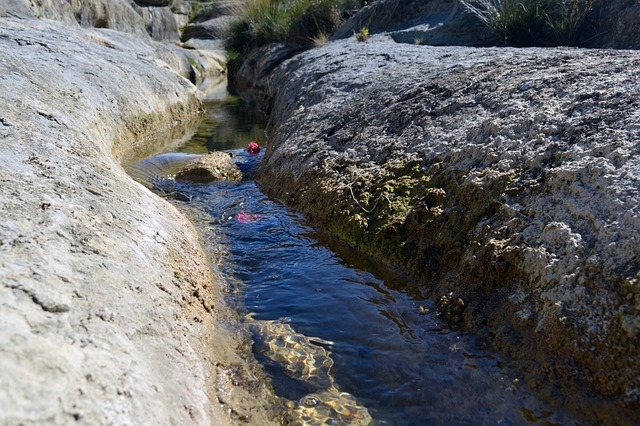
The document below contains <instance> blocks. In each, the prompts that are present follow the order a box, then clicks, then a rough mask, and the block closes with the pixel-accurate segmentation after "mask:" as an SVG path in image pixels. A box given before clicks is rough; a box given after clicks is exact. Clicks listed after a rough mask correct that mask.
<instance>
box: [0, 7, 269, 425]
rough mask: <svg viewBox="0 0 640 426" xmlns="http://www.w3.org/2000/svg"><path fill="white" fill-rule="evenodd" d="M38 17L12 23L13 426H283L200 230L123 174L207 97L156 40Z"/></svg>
mask: <svg viewBox="0 0 640 426" xmlns="http://www.w3.org/2000/svg"><path fill="white" fill-rule="evenodd" d="M5 12H7V11H6V10H5ZM26 12H28V11H25V10H19V9H17V8H16V9H12V10H9V11H8V13H7V14H6V15H5V17H0V83H1V85H2V88H3V89H2V90H1V91H0V105H2V109H1V111H0V212H1V214H0V330H2V332H1V333H0V424H2V425H18V424H26V425H29V424H70V423H75V422H80V423H82V424H142V423H145V424H202V425H206V424H216V425H217V424H221V425H224V424H234V423H236V422H237V421H239V419H242V421H244V422H248V423H253V424H265V423H266V424H272V423H277V422H276V421H274V420H273V419H274V416H275V414H274V410H277V408H276V407H277V402H276V401H274V400H271V399H269V398H270V396H269V395H270V394H269V392H268V389H266V386H265V385H264V381H263V379H262V377H261V376H260V375H259V373H258V372H256V371H254V370H253V369H252V367H251V366H250V365H249V364H248V363H247V361H246V360H245V358H243V357H242V356H240V355H239V353H242V352H246V351H248V350H250V348H249V347H248V343H247V341H246V340H244V338H243V337H242V336H241V335H239V334H238V333H237V332H232V331H231V329H230V328H228V327H227V321H228V320H230V319H231V318H232V314H231V313H230V312H229V311H228V309H227V308H226V307H225V306H224V304H223V303H222V302H221V300H222V295H221V294H220V292H221V291H222V290H221V286H220V283H221V281H222V278H221V277H220V274H219V273H218V272H217V271H215V270H214V271H212V270H211V269H210V264H209V262H208V260H207V257H206V255H205V253H204V251H203V249H202V247H201V246H200V243H199V239H198V235H197V233H196V231H195V230H194V229H193V227H192V225H191V224H190V223H189V221H188V220H187V219H186V218H185V216H184V215H183V214H181V213H180V212H178V211H177V210H176V209H175V208H174V207H173V206H171V205H170V204H168V203H167V202H166V201H164V200H163V199H161V198H159V197H157V196H155V195H154V194H152V193H151V192H150V191H149V190H148V189H146V188H144V187H143V186H142V185H140V184H138V183H136V182H134V181H133V180H132V179H131V178H129V176H128V175H127V174H126V173H125V171H124V169H123V168H122V166H121V163H122V162H124V161H126V160H127V159H129V158H133V157H134V156H137V155H140V154H141V153H143V152H146V151H147V150H148V149H149V144H150V143H151V142H152V141H157V140H163V139H165V138H166V139H172V138H174V137H177V136H179V135H181V134H182V132H184V131H185V129H186V128H187V127H188V126H189V125H190V124H191V123H194V122H196V120H197V119H198V117H199V111H200V103H199V101H198V94H197V89H196V88H195V86H194V85H192V84H191V83H190V82H189V81H188V80H187V79H185V78H182V77H180V76H179V75H178V74H176V73H175V72H174V71H172V70H171V68H170V67H169V66H168V65H167V63H166V62H165V61H163V60H162V59H161V57H160V56H159V55H158V45H157V44H156V43H153V42H151V40H149V39H148V38H144V39H143V38H140V37H136V36H133V35H130V34H125V33H121V32H117V31H113V30H105V29H81V28H80V27H79V26H75V25H74V26H69V25H66V24H63V23H58V22H55V21H50V20H45V19H42V20H38V19H32V18H28V13H26ZM239 383H241V384H242V386H239V385H238V384H239ZM243 386H246V388H245V387H243ZM261 401H268V402H261Z"/></svg>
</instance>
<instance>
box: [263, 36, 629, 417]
mask: <svg viewBox="0 0 640 426" xmlns="http://www.w3.org/2000/svg"><path fill="white" fill-rule="evenodd" d="M639 60H640V52H633V51H598V50H578V49H500V48H484V49H476V48H465V47H432V46H419V45H415V44H405V43H396V42H394V40H393V39H392V37H390V36H385V35H379V36H373V37H371V38H370V39H369V41H367V42H358V41H356V39H355V38H354V37H351V38H349V39H345V40H340V41H334V42H330V43H328V44H326V45H325V46H322V47H320V48H317V49H314V50H311V51H308V52H305V53H302V54H299V55H297V56H294V57H293V58H291V59H289V60H287V61H285V62H283V63H282V64H281V65H280V66H279V67H277V68H275V70H274V72H273V73H272V74H271V77H270V78H269V79H268V84H267V87H266V89H265V92H264V93H266V94H267V95H269V99H270V101H271V106H270V110H271V117H270V120H269V126H268V134H269V146H268V149H267V151H266V154H265V158H264V160H263V162H262V164H261V166H260V171H259V178H258V179H259V182H260V185H261V187H262V188H263V189H264V190H265V191H266V192H267V193H268V194H269V195H271V196H273V197H275V198H277V199H281V200H283V201H285V202H287V203H288V204H289V205H291V206H292V207H294V208H296V209H298V210H300V211H302V212H303V213H304V214H305V215H307V217H308V218H309V219H311V220H312V221H313V222H315V223H317V224H319V225H320V226H322V227H324V228H325V229H326V230H328V231H329V232H330V233H332V234H333V235H335V236H336V237H338V238H340V239H342V240H343V241H346V242H347V243H348V244H350V245H352V246H353V247H356V248H358V249H359V250H361V251H363V252H366V253H368V254H371V255H373V256H375V257H377V258H378V259H380V260H381V261H385V262H387V263H388V264H390V265H391V266H394V267H398V266H400V267H402V268H404V269H405V270H407V271H409V272H410V273H411V274H412V275H413V276H414V277H416V278H418V279H420V280H421V281H422V282H423V283H424V284H425V289H427V290H428V292H429V293H430V294H432V295H434V296H435V297H440V295H447V297H448V298H450V299H451V300H456V301H457V300H458V299H460V300H461V301H459V302H458V305H459V306H460V307H464V312H463V313H462V314H461V315H458V314H457V315H456V317H457V318H458V319H459V320H460V321H461V322H462V324H464V325H466V326H467V327H470V328H471V329H473V330H476V331H477V332H478V335H479V336H485V338H486V340H484V341H485V343H486V344H487V345H493V346H494V347H495V348H496V349H499V350H501V351H503V352H505V353H508V354H510V355H511V356H512V357H514V358H515V359H517V360H520V361H521V363H522V366H523V370H525V371H526V372H527V375H528V376H529V378H530V379H531V383H537V385H536V386H537V387H539V388H543V387H544V385H543V384H544V383H548V384H549V386H550V387H556V386H557V387H560V388H561V389H565V390H566V391H567V392H571V393H572V395H573V394H575V395H582V396H583V397H584V398H585V399H582V400H580V398H579V397H578V396H576V398H575V400H576V401H578V402H575V404H576V405H578V406H579V407H580V409H582V410H584V412H585V413H587V414H588V415H589V416H591V417H592V418H597V416H599V414H598V413H597V411H598V410H601V409H602V410H606V411H607V412H616V413H618V414H616V415H619V416H621V418H622V419H623V420H621V421H622V422H629V417H631V418H636V419H637V418H638V417H639V413H640V411H638V407H639V406H640V401H639V399H638V396H639V395H640V391H639V389H640V378H639V377H638V365H640V355H639V354H640V343H639V342H640V340H639V339H638V336H639V335H640V326H639V324H640V321H639V318H640V287H639V286H638V282H639V279H640V264H639V263H638V262H639V260H638V259H640V242H639V241H638V238H640V214H639V212H638V211H637V210H638V205H640V160H639V158H640V155H639V154H640V151H639V148H638V147H639V145H638V141H639V140H640V116H639V115H638V113H637V111H638V109H639V108H640V104H639V99H640V82H639V80H638V79H637V75H636V74H637V64H638V61H639ZM541 366H542V367H541ZM584 383H588V384H589V385H590V386H592V389H595V390H597V392H599V393H600V395H604V396H606V397H614V398H615V400H616V402H617V404H619V406H620V407H624V408H613V409H611V408H602V407H603V403H602V398H601V399H599V400H597V401H594V400H589V399H588V397H587V396H586V395H585V394H588V393H589V392H591V391H590V390H587V391H586V392H583V393H582V394H581V393H580V392H577V391H575V389H576V386H578V387H579V386H583V384H584ZM569 389H571V390H570V391H569ZM605 405H606V404H605ZM625 410H627V411H625ZM594 412H596V413H595V414H594ZM625 416H627V417H625Z"/></svg>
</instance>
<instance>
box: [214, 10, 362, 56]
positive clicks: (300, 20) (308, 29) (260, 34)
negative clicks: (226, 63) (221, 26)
mask: <svg viewBox="0 0 640 426" xmlns="http://www.w3.org/2000/svg"><path fill="white" fill-rule="evenodd" d="M364 3H365V2H364V1H363V0H246V1H245V4H244V7H243V8H242V10H241V11H240V12H239V13H238V15H239V16H240V18H241V19H239V20H238V21H237V22H235V23H234V24H233V25H232V28H231V31H230V34H229V36H228V38H227V40H226V46H225V47H226V49H227V50H228V51H233V52H237V53H238V54H239V55H240V56H246V55H248V54H249V53H250V52H252V51H253V50H255V49H258V48H260V47H262V46H264V45H267V44H269V43H275V42H285V43H288V44H291V45H293V46H296V47H302V48H311V47H313V46H314V45H317V44H318V43H320V42H322V41H323V40H325V41H326V40H327V39H328V38H329V37H330V35H331V34H333V33H334V32H335V31H336V30H337V29H338V27H339V26H340V24H341V23H342V22H343V20H344V19H345V18H346V17H348V16H349V15H350V14H352V13H354V12H355V11H357V10H358V9H359V8H361V7H362V6H363V5H364Z"/></svg>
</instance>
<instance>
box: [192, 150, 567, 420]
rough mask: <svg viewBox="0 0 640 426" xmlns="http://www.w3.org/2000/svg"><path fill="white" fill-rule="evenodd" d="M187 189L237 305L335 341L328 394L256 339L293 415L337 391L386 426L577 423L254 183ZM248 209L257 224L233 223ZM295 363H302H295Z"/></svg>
mask: <svg viewBox="0 0 640 426" xmlns="http://www.w3.org/2000/svg"><path fill="white" fill-rule="evenodd" d="M238 155H241V154H239V153H238ZM183 190H184V191H187V190H188V191H190V193H191V194H192V197H193V198H192V202H191V203H192V204H194V205H199V208H201V209H205V210H206V211H208V214H209V215H210V216H211V222H212V223H214V224H216V226H217V227H219V231H220V232H221V233H222V234H223V236H224V238H225V241H226V242H227V244H228V245H229V253H228V254H227V255H226V256H227V257H226V259H225V265H226V266H224V268H225V271H226V273H227V274H229V275H231V276H233V277H234V279H235V280H238V281H239V282H241V283H242V288H241V294H242V296H241V300H238V303H240V304H241V305H242V306H243V307H244V309H246V310H247V311H248V312H250V313H251V315H252V317H253V319H255V320H256V321H258V322H263V323H264V322H269V321H277V320H278V319H280V318H288V322H287V327H289V328H290V333H289V334H290V335H294V336H316V337H317V338H319V339H321V340H323V341H330V342H332V344H331V345H330V348H329V349H328V350H327V355H326V356H327V357H329V358H330V359H331V366H330V375H331V380H330V382H331V383H330V384H331V386H330V387H329V389H331V387H335V388H336V390H335V391H328V390H327V386H325V387H324V389H323V390H322V391H320V392H319V393H309V392H310V390H313V389H314V386H313V380H308V381H307V383H306V385H300V383H297V384H296V383H292V382H291V380H292V377H291V374H290V373H291V372H290V371H289V374H287V372H288V370H287V367H286V364H287V363H286V362H285V361H283V359H279V360H278V359H277V358H278V357H277V356H276V357H275V358H276V362H275V364H274V362H273V361H274V359H273V358H270V360H269V359H266V358H265V356H266V355H265V354H266V353H267V352H268V351H265V350H264V339H263V340H262V343H260V341H261V340H260V339H258V344H256V352H257V354H258V356H259V358H260V354H261V351H262V355H263V356H262V358H261V359H262V361H263V362H265V363H266V364H269V365H270V366H269V367H268V371H269V372H270V374H271V375H272V378H273V380H274V383H275V388H276V390H278V391H279V392H280V394H281V395H285V396H286V397H287V398H288V399H290V400H291V401H294V402H292V404H294V406H295V410H298V411H296V413H297V414H296V416H301V417H300V418H306V417H305V416H307V417H308V416H309V407H308V404H306V403H304V402H301V401H305V398H318V394H320V395H322V394H323V392H325V391H326V392H329V394H325V396H324V397H325V398H329V399H331V398H333V397H335V392H337V394H340V393H344V394H345V395H348V397H346V396H345V398H347V399H348V398H353V401H356V402H354V405H355V406H357V407H362V408H364V407H366V409H367V413H370V415H371V416H372V417H373V421H374V422H375V423H379V424H393V425H405V424H406V425H414V424H428V425H440V424H442V425H444V424H447V425H448V424H496V423H500V424H530V422H531V419H532V418H544V419H545V421H546V422H548V423H554V422H555V423H558V424H567V423H568V424H571V423H574V421H572V419H571V418H570V417H567V416H566V415H565V414H564V413H563V412H562V411H561V410H558V409H556V408H552V407H549V406H548V405H546V404H545V403H543V402H541V401H540V400H538V399H537V398H535V397H534V396H533V395H532V394H531V393H530V392H529V391H528V390H527V389H526V387H525V386H523V382H522V379H521V377H520V375H519V374H518V373H517V372H516V371H515V370H514V369H512V368H510V367H508V363H506V362H505V361H504V360H502V359H500V358H499V357H497V356H495V355H491V354H487V353H485V352H483V351H482V350H480V349H479V348H478V347H477V346H476V345H475V341H474V339H473V338H472V337H471V336H468V335H464V334H460V333H457V332H455V331H452V330H450V329H448V328H447V327H446V324H444V323H443V322H442V321H441V320H440V319H439V318H437V317H435V316H434V315H432V314H431V313H429V312H435V309H433V306H432V305H431V304H430V302H428V301H425V300H422V299H421V298H420V295H419V292H417V291H415V288H414V286H413V285H412V284H411V283H408V282H406V281H403V279H402V278H400V277H397V276H394V275H393V274H391V273H389V272H388V271H385V272H383V273H382V275H384V280H383V279H380V278H378V277H379V276H380V274H379V273H376V274H374V273H373V272H376V271H372V272H369V271H366V270H364V269H361V268H359V267H357V265H356V264H357V263H358V260H357V259H355V258H354V257H346V256H344V254H345V249H344V248H341V249H340V251H341V254H342V255H343V256H342V257H341V256H338V255H337V254H336V252H335V251H334V250H332V249H330V248H329V247H328V246H327V245H326V244H324V243H320V242H319V241H318V239H316V238H314V237H315V236H316V235H317V234H315V233H314V231H313V229H312V228H310V227H309V226H308V225H306V224H305V222H304V219H303V218H302V217H301V216H300V215H298V214H295V213H292V212H290V211H289V210H288V209H287V208H286V207H285V206H282V205H280V204H278V203H275V202H273V201H270V200H269V199H267V198H266V197H265V196H264V195H263V194H262V193H261V192H260V191H259V189H258V188H257V187H256V185H255V183H254V182H252V181H244V182H241V183H227V182H221V183H216V184H211V185H199V186H193V187H191V188H183ZM240 211H243V212H245V213H247V214H252V215H255V217H256V220H253V221H238V220H236V219H237V214H238V212H240ZM346 252H347V254H348V250H347V251H346ZM387 281H390V283H391V284H390V285H387ZM405 288H406V289H407V290H404V289H405ZM425 306H426V307H427V309H426V310H425V309H424V307H425ZM425 312H426V313H425ZM281 331H282V330H281ZM282 333H283V334H286V333H285V332H284V331H282ZM281 343H282V342H281ZM261 345H262V346H261ZM285 346H286V345H285ZM294 346H295V345H294ZM261 347H262V348H263V349H261ZM301 347H303V345H301V346H299V347H298V349H300V348H301ZM303 352H304V349H303ZM296 356H298V358H299V359H298V362H300V363H302V364H304V362H303V361H300V360H301V359H303V358H304V355H301V354H300V353H298V354H297V355H296V354H295V353H292V354H290V357H291V358H295V357H296ZM267 358H268V357H267ZM280 358H282V356H280ZM278 365H279V366H278ZM316 379H317V378H316ZM296 380H297V381H301V382H304V381H305V380H303V379H301V378H300V377H298V378H296ZM316 388H318V387H317V386H316ZM331 392H334V394H331ZM310 395H311V396H310ZM330 395H333V396H331V397H330ZM338 400H339V398H338ZM308 401H309V400H307V402H308ZM345 404H346V403H345ZM347 406H349V407H351V405H350V404H347ZM323 407H324V408H323V409H324V410H325V411H326V410H327V408H326V407H327V405H326V404H324V405H323ZM340 407H341V408H340V409H346V408H344V407H342V406H340ZM320 411H322V410H320ZM325 411H322V412H323V413H324V412H325ZM329 411H331V412H332V413H333V415H335V413H336V411H335V409H332V410H329Z"/></svg>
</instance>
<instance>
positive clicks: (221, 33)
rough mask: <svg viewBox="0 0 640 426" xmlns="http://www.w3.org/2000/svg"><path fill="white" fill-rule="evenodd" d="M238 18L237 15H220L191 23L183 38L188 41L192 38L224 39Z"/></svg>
mask: <svg viewBox="0 0 640 426" xmlns="http://www.w3.org/2000/svg"><path fill="white" fill-rule="evenodd" d="M237 19H238V18H237V17H235V16H218V17H216V18H211V19H209V20H207V21H204V22H198V23H193V24H189V25H187V27H186V28H185V29H184V31H183V33H182V40H183V41H186V40H189V39H192V38H200V39H205V40H215V39H223V38H224V37H225V36H226V35H227V33H228V31H229V28H230V27H231V25H232V24H233V22H234V21H236V20H237Z"/></svg>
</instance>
